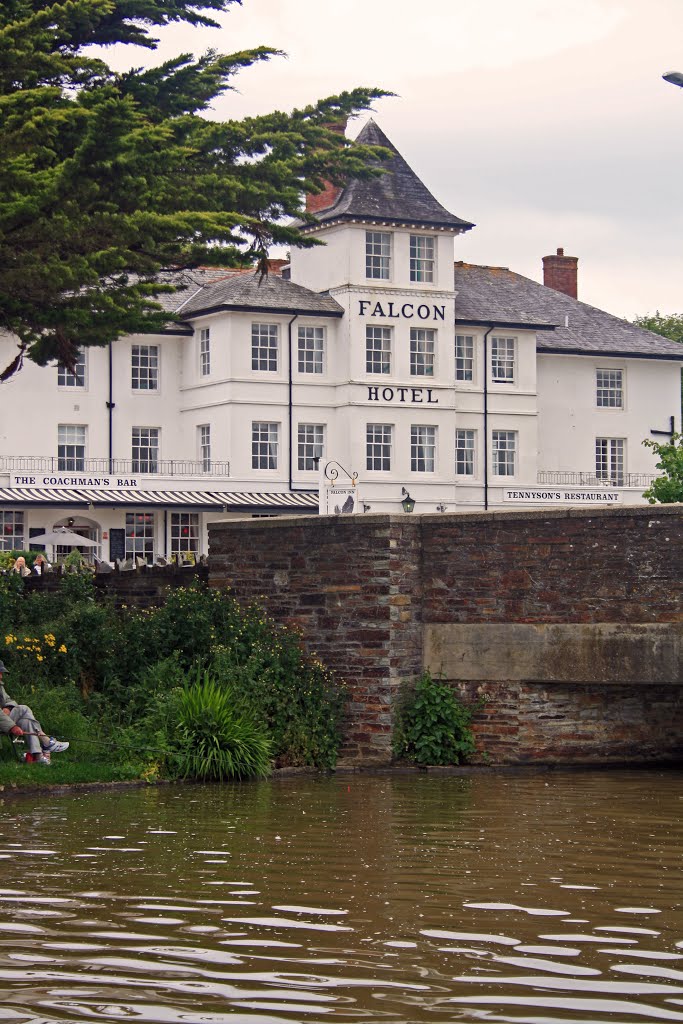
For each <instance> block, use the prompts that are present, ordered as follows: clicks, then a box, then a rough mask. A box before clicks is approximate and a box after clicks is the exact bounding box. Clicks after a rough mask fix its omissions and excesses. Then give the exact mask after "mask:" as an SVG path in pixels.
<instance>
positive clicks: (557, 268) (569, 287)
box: [543, 249, 579, 299]
mask: <svg viewBox="0 0 683 1024" xmlns="http://www.w3.org/2000/svg"><path fill="white" fill-rule="evenodd" d="M578 262H579V260H578V257H576V256H565V254H564V249H558V250H557V253H556V255H554V256H544V257H543V284H544V285H545V286H546V288H554V289H555V291H557V292H564V294H565V295H570V296H571V297H572V299H575V298H576V297H577V292H578V289H577V284H578V281H577V279H578V270H577V267H578Z"/></svg>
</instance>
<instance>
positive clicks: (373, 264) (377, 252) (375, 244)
mask: <svg viewBox="0 0 683 1024" xmlns="http://www.w3.org/2000/svg"><path fill="white" fill-rule="evenodd" d="M371 236H372V237H371ZM385 242H386V248H387V250H388V251H386V252H385V251H384V243H385ZM392 249H393V234H392V232H391V231H366V232H365V277H366V280H368V281H391V263H392V255H393V254H392ZM371 270H377V271H379V273H370V271H371ZM385 271H386V272H385Z"/></svg>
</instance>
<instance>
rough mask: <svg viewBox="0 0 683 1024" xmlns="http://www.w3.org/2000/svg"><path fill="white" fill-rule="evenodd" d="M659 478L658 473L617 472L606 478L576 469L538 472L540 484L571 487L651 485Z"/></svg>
mask: <svg viewBox="0 0 683 1024" xmlns="http://www.w3.org/2000/svg"><path fill="white" fill-rule="evenodd" d="M656 479H657V474H656V473H616V474H614V476H612V477H610V478H608V479H604V478H603V477H598V476H596V475H595V473H584V472H575V471H574V470H569V469H567V470H565V469H549V470H541V471H540V472H539V473H538V474H537V483H539V484H560V485H561V486H565V487H566V486H570V487H641V488H642V487H649V486H650V484H651V483H652V481H653V480H656Z"/></svg>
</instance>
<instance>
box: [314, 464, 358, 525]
mask: <svg viewBox="0 0 683 1024" xmlns="http://www.w3.org/2000/svg"><path fill="white" fill-rule="evenodd" d="M340 472H341V473H342V474H343V477H342V479H341V480H340V478H339V474H340ZM357 483H358V473H349V472H348V471H347V470H346V469H344V467H343V466H341V465H340V464H339V463H338V462H326V463H325V465H324V466H322V467H321V470H320V485H319V489H318V495H319V498H318V511H319V513H320V515H321V516H345V515H355V514H356V513H357V512H362V511H363V506H362V504H361V501H360V496H359V494H358V486H357Z"/></svg>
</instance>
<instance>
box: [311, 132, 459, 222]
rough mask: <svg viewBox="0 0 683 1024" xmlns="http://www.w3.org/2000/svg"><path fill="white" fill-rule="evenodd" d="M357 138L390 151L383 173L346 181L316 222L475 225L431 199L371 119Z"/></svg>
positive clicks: (383, 164) (320, 211) (411, 170)
mask: <svg viewBox="0 0 683 1024" xmlns="http://www.w3.org/2000/svg"><path fill="white" fill-rule="evenodd" d="M356 141H357V142H361V143H363V144H364V145H368V146H382V147H383V148H385V149H388V150H390V151H391V153H392V156H391V157H389V159H387V160H384V161H382V163H381V164H380V166H381V167H382V168H383V169H384V172H385V173H384V174H380V175H378V177H376V178H368V179H365V180H359V179H357V178H354V179H352V180H351V181H349V182H348V184H347V185H346V186H345V187H344V188H343V189H342V191H341V193H340V195H339V197H338V198H337V200H336V202H335V203H334V205H333V206H330V207H328V208H327V209H325V210H319V211H318V212H317V213H316V220H317V222H318V223H320V224H329V223H334V222H338V221H368V222H370V223H378V222H380V223H389V224H402V225H408V224H409V225H415V226H416V227H425V228H440V229H442V230H443V229H450V230H451V231H454V232H456V233H457V234H460V232H462V231H468V230H469V229H470V228H472V227H474V224H472V223H470V221H467V220H462V219H461V218H460V217H456V216H455V215H454V214H452V213H449V212H448V210H447V209H445V207H443V206H442V205H441V203H440V202H438V200H436V199H435V198H434V196H433V195H432V193H431V192H430V191H429V189H428V188H427V186H426V185H425V184H424V182H422V181H421V180H420V178H418V176H417V174H416V173H415V171H414V170H413V169H412V167H410V166H409V165H408V164H407V163H406V161H405V160H404V159H403V157H402V156H401V154H400V153H399V151H398V150H397V149H396V147H395V146H394V144H393V143H392V142H390V141H389V139H388V138H387V137H386V135H385V134H384V132H383V131H382V129H381V128H380V127H379V126H378V125H377V124H376V123H375V122H374V121H373V120H370V121H368V122H367V124H366V125H365V126H364V127H363V129H362V131H361V132H360V134H359V136H358V138H357V139H356ZM310 226H311V225H309V227H310ZM313 227H314V225H313Z"/></svg>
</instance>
